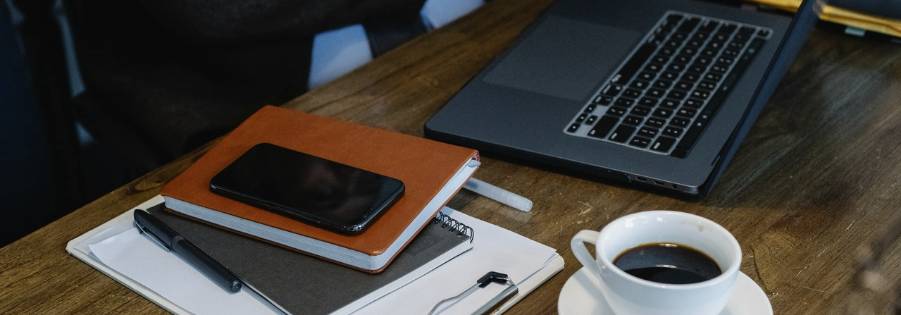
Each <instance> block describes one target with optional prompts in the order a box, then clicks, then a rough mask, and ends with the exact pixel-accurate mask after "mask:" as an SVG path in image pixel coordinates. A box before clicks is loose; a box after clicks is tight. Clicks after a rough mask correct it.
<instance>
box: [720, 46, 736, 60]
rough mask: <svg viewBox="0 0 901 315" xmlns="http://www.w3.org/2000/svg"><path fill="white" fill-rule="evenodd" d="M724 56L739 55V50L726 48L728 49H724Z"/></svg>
mask: <svg viewBox="0 0 901 315" xmlns="http://www.w3.org/2000/svg"><path fill="white" fill-rule="evenodd" d="M723 56H726V57H730V58H735V57H738V50H735V49H731V48H726V50H723Z"/></svg>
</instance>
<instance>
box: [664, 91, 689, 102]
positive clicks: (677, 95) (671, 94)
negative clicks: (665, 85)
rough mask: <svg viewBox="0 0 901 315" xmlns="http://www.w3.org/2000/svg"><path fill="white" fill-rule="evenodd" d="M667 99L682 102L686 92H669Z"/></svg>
mask: <svg viewBox="0 0 901 315" xmlns="http://www.w3.org/2000/svg"><path fill="white" fill-rule="evenodd" d="M666 97H669V98H672V99H677V100H680V101H681V100H682V99H684V98H685V92H683V91H680V90H672V91H669V94H667V96H666Z"/></svg>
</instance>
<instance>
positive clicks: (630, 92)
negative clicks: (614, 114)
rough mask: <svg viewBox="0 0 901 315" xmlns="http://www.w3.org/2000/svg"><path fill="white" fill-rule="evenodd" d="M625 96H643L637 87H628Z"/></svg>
mask: <svg viewBox="0 0 901 315" xmlns="http://www.w3.org/2000/svg"><path fill="white" fill-rule="evenodd" d="M623 96H627V97H631V98H638V97H639V96H641V91H639V90H636V89H626V91H625V92H623ZM617 101H618V100H617Z"/></svg>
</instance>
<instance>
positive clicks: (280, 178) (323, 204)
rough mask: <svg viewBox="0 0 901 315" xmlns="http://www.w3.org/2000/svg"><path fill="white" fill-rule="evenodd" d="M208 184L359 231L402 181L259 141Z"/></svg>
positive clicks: (270, 206) (392, 197) (345, 229)
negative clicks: (259, 142)
mask: <svg viewBox="0 0 901 315" xmlns="http://www.w3.org/2000/svg"><path fill="white" fill-rule="evenodd" d="M210 189H211V190H212V191H213V192H214V193H217V194H220V195H224V196H227V197H229V198H232V199H236V200H238V201H241V202H244V203H247V204H250V205H253V206H256V207H260V208H264V209H267V210H270V211H275V212H278V213H281V214H284V215H288V216H291V217H293V218H296V219H300V220H303V221H306V222H308V223H312V224H314V225H317V226H320V227H323V228H327V229H330V230H333V231H337V232H342V233H359V232H362V231H363V230H364V229H365V228H366V227H367V226H368V225H369V223H370V222H372V221H373V220H374V219H375V218H376V217H377V216H378V215H379V214H381V213H382V212H384V211H385V210H387V209H388V207H390V206H391V204H393V203H394V201H395V200H396V199H398V198H399V197H400V196H401V195H402V194H403V191H404V184H403V183H402V182H401V181H400V180H397V179H394V178H390V177H387V176H383V175H379V174H375V173H372V172H369V171H365V170H361V169H359V168H355V167H352V166H348V165H344V164H341V163H337V162H333V161H329V160H326V159H322V158H319V157H316V156H312V155H308V154H305V153H301V152H297V151H293V150H290V149H286V148H282V147H279V146H276V145H273V144H269V143H261V144H257V145H255V146H254V147H253V148H251V149H250V150H248V151H247V152H246V153H244V154H243V155H242V156H241V157H239V158H238V159H237V160H235V161H234V162H233V163H232V164H230V165H229V166H227V167H226V168H225V169H224V170H222V171H221V172H220V173H219V174H217V175H216V176H215V177H213V179H212V180H211V181H210Z"/></svg>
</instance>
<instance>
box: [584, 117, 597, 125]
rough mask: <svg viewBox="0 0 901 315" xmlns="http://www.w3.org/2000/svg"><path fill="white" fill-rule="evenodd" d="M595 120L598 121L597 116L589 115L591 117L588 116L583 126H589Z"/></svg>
mask: <svg viewBox="0 0 901 315" xmlns="http://www.w3.org/2000/svg"><path fill="white" fill-rule="evenodd" d="M596 120H598V116H597V115H591V116H588V119H586V120H585V124H587V125H591V124H593V123H594V122H595V121H596Z"/></svg>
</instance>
